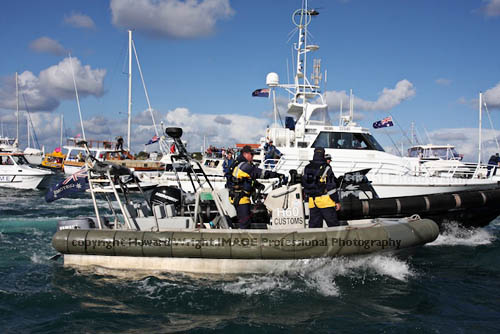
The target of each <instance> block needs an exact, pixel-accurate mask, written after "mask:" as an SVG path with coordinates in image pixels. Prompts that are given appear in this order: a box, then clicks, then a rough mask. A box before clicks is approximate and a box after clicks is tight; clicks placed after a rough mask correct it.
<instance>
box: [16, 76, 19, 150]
mask: <svg viewBox="0 0 500 334" xmlns="http://www.w3.org/2000/svg"><path fill="white" fill-rule="evenodd" d="M17 80H18V78H17V72H16V142H17V144H18V145H19V85H18V81H17Z"/></svg>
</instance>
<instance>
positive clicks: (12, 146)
mask: <svg viewBox="0 0 500 334" xmlns="http://www.w3.org/2000/svg"><path fill="white" fill-rule="evenodd" d="M17 151H19V145H18V143H17V139H16V138H10V137H4V136H0V152H17Z"/></svg>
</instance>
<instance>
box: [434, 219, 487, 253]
mask: <svg viewBox="0 0 500 334" xmlns="http://www.w3.org/2000/svg"><path fill="white" fill-rule="evenodd" d="M495 239H496V237H495V236H494V235H493V234H492V233H491V232H490V231H488V230H486V229H484V228H474V229H468V228H465V227H461V226H458V225H456V224H449V225H447V227H446V230H445V231H443V232H442V233H441V234H439V236H438V237H437V239H436V240H434V241H433V242H431V243H430V244H427V245H426V246H470V247H474V246H480V245H489V244H491V243H492V242H493V241H495Z"/></svg>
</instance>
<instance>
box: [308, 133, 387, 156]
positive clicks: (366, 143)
mask: <svg viewBox="0 0 500 334" xmlns="http://www.w3.org/2000/svg"><path fill="white" fill-rule="evenodd" d="M312 147H324V148H335V149H365V150H376V151H384V149H383V148H382V146H380V144H379V143H378V142H377V141H376V140H375V138H373V136H371V135H370V134H367V133H351V132H325V131H322V132H320V134H319V135H318V137H316V140H315V141H314V143H313V145H312Z"/></svg>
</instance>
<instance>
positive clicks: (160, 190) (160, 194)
mask: <svg viewBox="0 0 500 334" xmlns="http://www.w3.org/2000/svg"><path fill="white" fill-rule="evenodd" d="M150 202H151V205H155V204H167V205H169V204H173V205H175V206H176V208H178V207H180V205H181V203H182V192H181V190H180V189H179V188H175V187H166V186H161V187H156V188H155V189H154V190H153V192H152V193H151V197H150Z"/></svg>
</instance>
